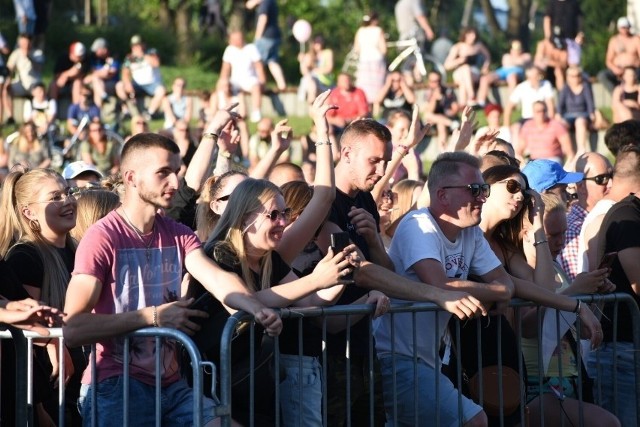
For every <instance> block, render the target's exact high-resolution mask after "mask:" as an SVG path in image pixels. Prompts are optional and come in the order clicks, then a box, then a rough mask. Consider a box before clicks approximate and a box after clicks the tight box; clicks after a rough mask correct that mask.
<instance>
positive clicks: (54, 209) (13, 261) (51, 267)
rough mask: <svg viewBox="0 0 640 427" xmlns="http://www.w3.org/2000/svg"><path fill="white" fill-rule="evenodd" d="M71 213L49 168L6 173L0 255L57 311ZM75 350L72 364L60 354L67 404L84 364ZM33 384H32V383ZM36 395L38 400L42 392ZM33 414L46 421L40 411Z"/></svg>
mask: <svg viewBox="0 0 640 427" xmlns="http://www.w3.org/2000/svg"><path fill="white" fill-rule="evenodd" d="M76 208H77V206H76V200H75V198H74V196H73V195H72V194H71V191H70V188H69V187H68V185H67V182H66V181H65V180H64V178H62V176H60V175H59V174H58V173H57V172H55V171H53V170H50V169H33V170H28V171H14V172H11V173H10V174H9V175H8V176H7V178H6V180H5V182H4V185H3V188H2V197H1V198H0V209H2V211H3V212H4V213H5V214H4V215H2V216H1V217H0V224H1V227H0V230H1V235H0V254H2V256H4V257H5V258H6V261H7V264H8V265H9V267H10V268H11V269H12V270H13V271H14V272H15V273H16V276H17V278H18V280H19V281H20V283H21V284H22V286H23V287H24V290H25V291H26V292H27V293H28V294H29V296H30V297H31V298H33V299H34V300H36V301H43V302H44V303H45V304H48V305H50V306H51V307H55V308H57V309H60V310H62V308H63V305H64V299H65V293H66V289H67V284H68V283H69V279H70V278H71V271H72V270H73V264H74V258H75V250H76V244H75V242H74V240H73V239H72V238H71V236H70V234H69V231H70V230H71V229H72V228H73V227H74V226H75V224H76ZM57 347H58V340H54V341H51V342H50V343H48V344H47V345H46V351H47V353H48V357H49V360H50V362H51V365H52V369H51V371H50V372H45V374H49V376H50V377H52V378H55V377H57V375H58V372H59V366H60V361H59V360H58V350H57ZM78 350H79V351H76V352H73V356H74V358H73V363H72V362H71V356H70V355H69V353H68V352H65V354H66V358H65V359H66V360H65V361H64V362H65V373H66V375H67V378H66V379H71V380H70V382H69V383H68V386H67V389H66V391H67V399H68V400H69V401H74V400H75V399H76V398H77V396H78V393H79V385H80V378H79V377H77V378H76V377H75V376H74V377H73V378H71V377H72V375H73V374H74V368H75V372H78V373H79V372H81V371H82V368H83V367H84V366H82V364H83V363H85V362H84V361H83V355H82V349H78ZM76 356H77V357H76ZM42 357H45V358H46V357H47V356H46V355H44V354H43V355H42ZM34 380H35V381H36V384H37V381H38V378H34ZM47 384H48V382H47ZM52 391H53V390H49V392H52ZM39 392H42V400H44V398H45V397H46V394H47V392H46V391H45V390H39ZM39 415H40V416H41V417H45V416H46V414H45V413H44V412H40V411H39ZM73 415H75V416H77V413H76V414H73Z"/></svg>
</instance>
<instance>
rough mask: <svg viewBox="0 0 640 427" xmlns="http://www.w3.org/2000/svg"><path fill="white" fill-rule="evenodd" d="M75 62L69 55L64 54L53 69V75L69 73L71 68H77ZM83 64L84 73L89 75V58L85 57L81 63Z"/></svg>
mask: <svg viewBox="0 0 640 427" xmlns="http://www.w3.org/2000/svg"><path fill="white" fill-rule="evenodd" d="M75 64H76V63H75V62H73V61H71V59H70V58H69V55H68V54H66V53H65V54H62V55H60V56H59V57H58V59H57V61H56V65H55V66H54V67H53V74H54V75H56V76H57V75H58V74H60V73H62V72H63V71H67V70H68V69H69V68H71V67H73V66H75ZM80 64H82V73H81V74H83V75H84V74H87V73H88V72H89V68H90V66H89V58H88V57H87V56H85V58H84V59H83V60H82V61H81V62H80Z"/></svg>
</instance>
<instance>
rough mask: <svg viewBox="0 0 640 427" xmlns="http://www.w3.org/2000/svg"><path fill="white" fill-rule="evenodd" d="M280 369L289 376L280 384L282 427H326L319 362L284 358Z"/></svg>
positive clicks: (303, 357)
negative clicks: (323, 423) (324, 426)
mask: <svg viewBox="0 0 640 427" xmlns="http://www.w3.org/2000/svg"><path fill="white" fill-rule="evenodd" d="M300 362H302V371H301V370H300ZM280 366H282V367H283V368H284V370H285V371H286V373H287V377H286V378H285V380H284V381H282V382H281V383H280V409H281V411H282V425H283V426H285V427H286V426H305V427H313V426H319V427H322V367H321V366H320V363H319V362H318V358H317V357H311V356H294V355H289V354H281V355H280Z"/></svg>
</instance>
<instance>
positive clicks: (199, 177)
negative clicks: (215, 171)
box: [184, 104, 238, 192]
mask: <svg viewBox="0 0 640 427" xmlns="http://www.w3.org/2000/svg"><path fill="white" fill-rule="evenodd" d="M237 105H238V104H232V105H230V106H229V107H228V108H227V109H226V110H218V111H216V114H215V115H214V116H213V119H211V122H210V123H209V125H208V126H207V127H206V128H205V131H204V132H203V134H202V139H201V140H200V144H199V145H198V148H197V149H196V152H195V153H194V154H193V157H192V158H191V162H190V163H189V167H188V168H187V171H186V173H185V175H184V180H185V182H186V183H187V185H188V186H189V187H191V188H193V189H194V190H196V192H200V190H201V189H202V185H203V184H204V181H205V180H206V179H207V177H208V176H209V175H210V174H211V163H212V159H213V152H214V150H215V148H216V144H217V143H218V139H219V138H220V137H221V134H222V131H223V129H224V128H225V126H227V124H228V123H229V122H231V121H232V120H233V119H234V118H235V117H237V114H236V113H233V112H232V111H231V110H233V109H234V108H235V107H236V106H237Z"/></svg>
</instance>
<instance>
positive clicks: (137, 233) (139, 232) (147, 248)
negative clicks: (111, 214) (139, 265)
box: [121, 208, 156, 262]
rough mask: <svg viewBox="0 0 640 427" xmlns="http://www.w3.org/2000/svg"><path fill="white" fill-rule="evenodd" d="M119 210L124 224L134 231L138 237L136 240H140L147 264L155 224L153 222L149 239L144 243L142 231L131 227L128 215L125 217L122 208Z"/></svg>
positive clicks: (125, 214)
mask: <svg viewBox="0 0 640 427" xmlns="http://www.w3.org/2000/svg"><path fill="white" fill-rule="evenodd" d="M121 210H122V214H123V215H124V216H123V218H124V220H125V222H126V223H127V225H128V226H129V227H131V229H132V230H133V231H134V233H136V236H138V239H140V241H141V242H142V244H143V245H144V247H145V256H146V258H147V262H149V261H150V260H151V244H152V243H153V241H154V240H155V239H154V238H155V231H156V222H155V221H153V228H152V229H151V238H150V239H149V241H148V242H145V241H144V237H142V234H143V233H142V231H141V230H139V229H138V227H136V226H135V225H133V223H132V222H131V220H130V219H129V215H127V211H125V210H124V208H122V209H121Z"/></svg>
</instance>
